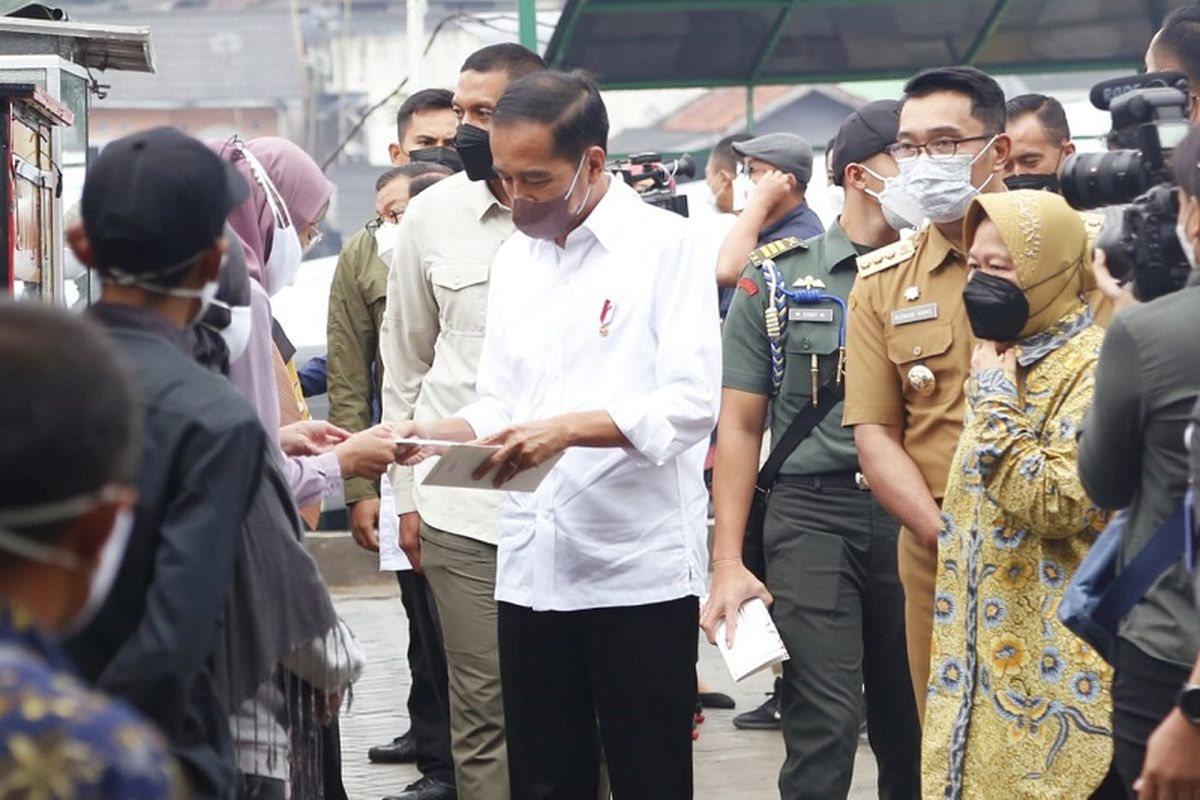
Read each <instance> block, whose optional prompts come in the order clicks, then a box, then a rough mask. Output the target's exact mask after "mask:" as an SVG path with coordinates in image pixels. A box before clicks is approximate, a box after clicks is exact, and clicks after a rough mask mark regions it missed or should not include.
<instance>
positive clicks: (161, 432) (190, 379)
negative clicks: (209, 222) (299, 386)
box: [67, 304, 266, 798]
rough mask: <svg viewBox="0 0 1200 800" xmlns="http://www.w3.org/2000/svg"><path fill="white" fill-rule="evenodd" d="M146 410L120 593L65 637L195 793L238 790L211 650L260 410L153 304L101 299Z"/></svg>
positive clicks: (257, 465) (261, 440)
mask: <svg viewBox="0 0 1200 800" xmlns="http://www.w3.org/2000/svg"><path fill="white" fill-rule="evenodd" d="M92 313H93V314H94V316H95V317H96V319H97V320H98V321H99V322H100V323H101V324H103V325H104V327H105V328H106V329H107V330H108V332H109V333H110V334H111V336H112V338H113V340H114V342H115V344H116V345H117V348H118V350H119V351H120V352H121V353H122V354H123V355H124V356H125V359H126V361H127V365H128V367H129V369H130V370H131V372H132V375H133V379H134V385H135V394H136V397H137V399H138V401H139V402H140V404H141V405H142V411H143V415H142V457H141V461H140V463H139V466H138V471H137V475H138V486H137V488H138V502H137V514H136V521H135V523H134V529H133V532H132V535H131V537H130V541H129V549H128V550H127V552H126V554H125V558H124V561H123V562H122V565H121V571H120V573H119V575H118V577H117V581H116V584H115V586H114V588H113V591H112V594H111V595H109V597H108V599H107V600H106V601H105V603H104V605H103V606H102V608H101V609H100V612H99V613H98V614H97V616H96V618H95V619H94V620H93V621H92V622H91V624H90V625H88V627H87V628H85V629H84V630H83V631H82V632H81V633H79V634H78V635H76V636H75V637H73V638H72V639H70V640H69V641H68V642H67V650H68V653H69V654H70V655H71V657H72V658H74V659H75V662H76V663H77V664H78V666H79V667H80V669H81V670H82V671H83V673H84V674H85V675H86V676H87V677H88V678H89V679H90V680H92V681H94V682H95V683H96V685H97V686H98V687H99V688H100V689H102V690H103V691H105V692H108V693H110V694H112V695H115V696H117V697H120V698H122V699H124V700H126V701H128V702H130V703H131V704H132V705H134V706H135V707H137V709H138V710H139V711H140V712H141V713H142V714H144V715H145V716H146V717H147V718H149V719H150V720H152V721H153V722H155V723H156V724H157V725H158V727H159V728H160V729H161V730H162V732H163V734H164V735H165V736H166V738H167V740H168V741H169V743H170V745H171V748H172V751H173V753H174V755H175V756H176V758H178V759H179V761H180V764H181V766H182V767H183V770H184V773H185V774H186V776H187V779H188V783H189V785H190V789H191V796H192V797H193V798H226V797H232V796H233V794H234V788H235V774H236V770H235V765H234V759H233V748H232V744H231V741H230V734H229V721H228V718H227V717H226V715H225V705H224V703H222V702H221V701H220V699H219V698H218V696H217V692H216V687H215V685H214V678H213V668H214V665H213V655H214V653H215V651H216V649H217V645H218V641H219V633H220V629H221V625H222V619H221V617H222V610H223V609H224V608H225V606H226V601H227V599H228V595H229V588H230V585H231V582H232V580H233V575H234V567H235V563H236V554H237V552H238V537H239V536H240V534H241V530H242V523H243V520H244V518H245V516H246V511H247V508H248V507H249V504H250V500H251V498H252V497H253V495H254V493H255V492H256V490H257V488H258V482H259V481H260V479H261V475H262V466H263V465H262V459H263V454H264V453H265V452H266V451H265V447H266V434H265V433H264V431H263V429H262V426H261V424H260V423H259V421H258V417H257V416H256V415H255V413H254V410H253V408H251V406H250V405H249V403H247V402H246V400H245V399H244V398H243V397H242V396H241V395H240V394H238V392H237V390H236V389H234V388H233V386H232V385H231V384H230V383H229V382H228V381H227V380H225V379H223V378H222V377H220V376H219V375H216V374H213V373H211V372H208V371H206V370H204V369H203V368H202V367H200V366H199V365H198V364H196V363H195V362H194V361H193V360H192V356H191V351H190V343H189V342H188V340H187V338H186V337H185V336H184V334H183V333H182V332H181V331H179V330H177V329H175V328H173V327H172V326H170V325H169V324H168V323H167V321H166V320H165V319H164V318H162V317H160V316H158V315H156V314H153V313H151V312H148V311H145V310H143V309H136V308H129V307H118V306H109V305H103V304H101V305H99V306H96V307H95V308H94V309H93V312H92Z"/></svg>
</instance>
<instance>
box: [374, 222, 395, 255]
mask: <svg viewBox="0 0 1200 800" xmlns="http://www.w3.org/2000/svg"><path fill="white" fill-rule="evenodd" d="M399 232H400V226H399V225H397V224H396V223H395V222H384V223H382V224H380V226H379V227H378V228H376V229H375V250H376V252H378V253H379V257H380V258H381V259H382V260H383V262H384V263H385V264H390V263H391V261H392V259H391V256H392V251H393V250H395V249H396V235H397V234H398V233H399Z"/></svg>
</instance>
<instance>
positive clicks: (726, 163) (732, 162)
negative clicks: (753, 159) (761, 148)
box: [708, 133, 754, 169]
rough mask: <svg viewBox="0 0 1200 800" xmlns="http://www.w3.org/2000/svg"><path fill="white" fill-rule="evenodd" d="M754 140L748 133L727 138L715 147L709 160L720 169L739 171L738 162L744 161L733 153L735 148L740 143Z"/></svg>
mask: <svg viewBox="0 0 1200 800" xmlns="http://www.w3.org/2000/svg"><path fill="white" fill-rule="evenodd" d="M753 138H754V137H753V136H751V135H750V134H748V133H735V134H733V135H731V136H726V137H725V138H724V139H722V140H721V141H719V142H717V143H716V144H714V145H713V149H712V152H711V153H709V155H708V160H709V161H713V162H715V163H716V165H717V167H718V169H725V168H729V169H737V165H738V162H739V161H741V160H742V159H741V158H740V157H739V156H738V154H737V153H735V152H734V151H733V146H734V145H735V144H737V143H738V142H745V141H749V140H750V139H753Z"/></svg>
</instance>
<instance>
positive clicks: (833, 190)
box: [825, 185, 846, 217]
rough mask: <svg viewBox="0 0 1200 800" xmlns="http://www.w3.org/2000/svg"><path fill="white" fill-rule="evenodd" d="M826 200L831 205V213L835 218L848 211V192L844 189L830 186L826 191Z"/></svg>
mask: <svg viewBox="0 0 1200 800" xmlns="http://www.w3.org/2000/svg"><path fill="white" fill-rule="evenodd" d="M825 199H826V201H827V202H828V203H829V213H831V214H832V215H833V216H834V217H840V216H841V215H842V212H843V211H845V210H846V190H845V189H844V188H843V187H841V186H837V185H832V186H829V187H828V188H827V189H826V190H825Z"/></svg>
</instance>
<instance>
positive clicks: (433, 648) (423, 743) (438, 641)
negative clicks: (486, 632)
mask: <svg viewBox="0 0 1200 800" xmlns="http://www.w3.org/2000/svg"><path fill="white" fill-rule="evenodd" d="M396 578H397V580H399V581H400V602H401V603H403V604H404V613H405V614H407V615H408V668H409V671H410V672H411V674H412V688H411V689H409V691H408V717H409V719H410V720H411V723H412V728H411V732H412V737H413V740H414V741H415V742H416V745H417V769H418V770H420V772H421V774H422V775H424V776H425V777H427V778H434V779H436V780H439V781H444V782H445V783H449V784H453V783H454V757H453V756H452V755H451V754H450V694H449V689H448V688H447V683H446V680H447V678H446V652H445V649H444V648H443V646H442V627H441V624H440V623H439V622H438V616H437V606H435V605H434V602H433V592H432V591H431V590H430V588H429V583H428V581H426V580H425V576H424V575H421V574H420V573H418V572H413V571H412V570H407V571H403V572H397V573H396Z"/></svg>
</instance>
